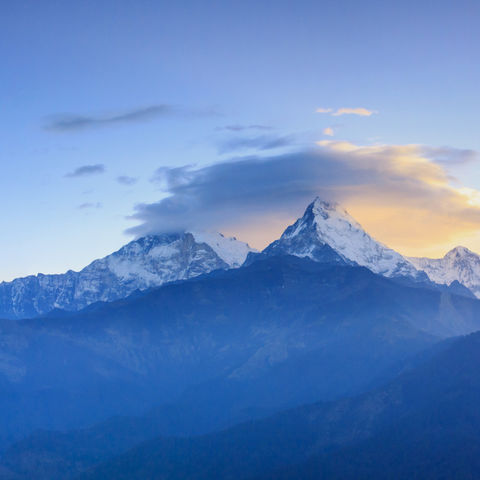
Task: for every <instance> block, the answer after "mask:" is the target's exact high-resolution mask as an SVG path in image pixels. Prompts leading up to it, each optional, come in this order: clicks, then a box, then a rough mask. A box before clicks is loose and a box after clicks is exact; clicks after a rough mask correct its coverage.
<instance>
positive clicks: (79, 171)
mask: <svg viewBox="0 0 480 480" xmlns="http://www.w3.org/2000/svg"><path fill="white" fill-rule="evenodd" d="M104 172H105V165H103V164H102V163H97V164H96V165H82V166H81V167H78V168H76V169H75V170H73V171H72V172H69V173H67V174H66V175H65V177H67V178H76V177H88V176H90V175H99V174H101V173H104Z"/></svg>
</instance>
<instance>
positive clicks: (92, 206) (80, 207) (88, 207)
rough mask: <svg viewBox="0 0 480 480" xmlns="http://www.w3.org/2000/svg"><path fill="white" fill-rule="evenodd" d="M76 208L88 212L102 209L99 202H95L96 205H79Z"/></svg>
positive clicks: (86, 203)
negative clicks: (92, 209)
mask: <svg viewBox="0 0 480 480" xmlns="http://www.w3.org/2000/svg"><path fill="white" fill-rule="evenodd" d="M77 208H78V209H79V210H88V209H91V208H102V204H101V203H100V202H96V203H91V202H85V203H82V204H80V205H79V206H78V207H77Z"/></svg>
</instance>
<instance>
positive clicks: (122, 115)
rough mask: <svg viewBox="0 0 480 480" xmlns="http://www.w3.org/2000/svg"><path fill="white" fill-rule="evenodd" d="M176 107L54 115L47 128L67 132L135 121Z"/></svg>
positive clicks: (162, 115) (155, 115)
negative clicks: (108, 112)
mask: <svg viewBox="0 0 480 480" xmlns="http://www.w3.org/2000/svg"><path fill="white" fill-rule="evenodd" d="M175 112H176V109H175V108H174V107H173V106H171V105H150V106H148V107H142V108H135V109H132V110H128V111H125V112H118V113H113V114H109V115H78V114H61V115H55V116H52V117H51V118H50V119H49V121H48V123H47V124H46V125H45V129H46V130H50V131H56V132H65V131H73V130H83V129H87V128H94V127H100V126H107V125H116V124H122V123H134V122H143V121H147V120H152V119H154V118H157V117H165V116H168V115H172V114H174V113H175Z"/></svg>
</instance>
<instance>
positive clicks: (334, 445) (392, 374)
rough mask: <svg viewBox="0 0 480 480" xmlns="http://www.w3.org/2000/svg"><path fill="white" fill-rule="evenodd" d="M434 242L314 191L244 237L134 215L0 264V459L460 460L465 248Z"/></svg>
mask: <svg viewBox="0 0 480 480" xmlns="http://www.w3.org/2000/svg"><path fill="white" fill-rule="evenodd" d="M447 257H448V259H447V260H445V261H441V260H439V261H430V263H429V261H427V260H425V259H420V260H419V259H408V258H405V257H403V256H402V255H400V254H399V253H397V252H395V251H393V250H391V249H389V248H388V247H386V246H385V245H383V244H381V243H379V242H377V241H376V240H375V239H373V238H372V237H371V236H369V235H368V234H367V233H366V232H365V231H364V230H363V229H362V227H361V226H360V225H359V224H358V223H357V222H356V221H355V220H354V219H353V218H352V217H350V216H349V214H348V213H347V212H346V211H345V210H344V209H343V208H342V207H341V206H339V205H338V204H334V203H331V202H324V201H321V200H320V199H316V200H315V201H314V202H313V203H312V204H310V205H309V206H308V208H307V210H306V212H305V214H304V215H303V216H302V217H301V218H300V219H299V220H297V221H296V222H295V223H294V224H293V225H292V226H290V227H288V228H287V229H286V230H285V232H284V233H283V235H282V236H281V237H280V239H278V240H277V241H275V242H273V243H272V244H271V245H269V246H268V247H267V248H266V249H265V250H264V251H263V252H260V253H259V252H253V251H252V250H251V249H250V248H249V247H248V245H246V244H244V243H241V242H239V241H237V240H235V239H227V238H225V237H223V236H221V235H220V234H206V233H181V234H180V233H179V234H168V235H167V234H164V235H152V236H148V237H144V238H141V239H137V240H135V241H133V242H131V243H129V244H128V245H126V246H125V247H123V248H122V249H120V250H119V251H118V252H116V253H114V254H112V255H111V256H108V257H105V259H101V260H97V261H95V262H93V263H92V264H91V265H89V266H88V267H86V268H85V269H84V270H82V271H81V272H77V273H76V272H68V273H67V274H65V275H58V276H52V277H51V278H50V277H48V276H45V277H42V276H37V277H30V279H19V280H15V281H14V282H11V283H9V284H6V283H4V284H2V285H1V286H0V292H1V295H2V296H1V297H0V298H1V299H2V302H3V303H2V305H3V307H2V308H4V309H6V310H5V311H7V310H8V312H7V313H8V315H7V314H5V315H4V316H5V317H9V319H5V320H1V321H0V345H1V352H0V386H1V389H0V410H1V411H2V415H1V416H0V453H1V455H2V456H1V460H0V477H1V478H5V479H8V478H10V479H12V480H13V479H16V480H26V479H27V478H28V479H37V480H43V479H49V480H55V479H67V478H106V479H109V478H111V479H114V478H115V479H116V478H120V479H121V478H132V479H135V478H142V479H143V478H165V479H177V478H178V479H180V478H188V479H190V478H192V479H197V478H198V479H201V478H225V479H227V478H229V479H231V478H236V479H237V478H239V479H241V478H245V479H247V478H248V479H251V478H258V479H259V480H261V479H265V480H266V479H267V478H285V479H287V478H377V477H378V478H412V475H413V478H415V477H414V475H415V474H414V473H412V472H415V471H417V470H418V471H419V472H423V474H422V475H423V476H422V478H442V476H441V475H440V473H442V472H441V471H440V470H441V467H438V465H443V466H444V467H445V472H447V473H448V475H447V476H445V478H452V477H455V476H457V478H476V476H477V470H476V467H475V465H476V463H475V461H474V456H475V452H476V448H477V447H476V445H477V434H476V433H475V432H476V428H477V416H476V413H475V412H474V411H473V408H474V407H473V406H474V405H476V400H477V396H478V392H477V388H476V385H477V383H478V382H477V380H478V379H477V376H476V370H475V365H476V363H477V360H478V359H477V358H476V357H477V356H478V355H477V350H476V348H477V346H478V343H479V340H478V338H479V337H478V334H472V332H476V331H479V330H480V300H478V299H477V298H476V297H475V296H474V295H473V294H472V293H471V291H470V290H469V289H468V288H467V287H466V286H464V285H465V284H466V283H469V285H468V286H469V288H470V289H472V291H475V287H474V285H475V280H474V278H475V276H474V275H473V274H472V276H468V275H467V276H466V273H465V272H467V271H468V268H470V267H467V266H468V265H469V264H470V263H471V262H473V263H474V262H475V254H473V253H471V252H468V251H466V250H465V249H460V248H458V249H456V250H455V251H453V252H451V253H450V254H448V255H447ZM432 262H433V263H432ZM435 262H436V263H435ZM473 263H472V265H473ZM432 265H433V266H432ZM471 268H472V269H473V267H471ZM447 270H448V271H451V272H454V273H453V274H452V275H447V274H443V273H441V272H446V271H447ZM474 270H475V269H473V270H472V272H474ZM432 272H433V273H432ZM462 272H463V273H462ZM47 277H48V278H47ZM433 277H435V280H434V278H433ZM457 277H458V278H460V279H461V280H462V281H463V284H462V283H460V281H459V280H458V279H457ZM467 277H468V278H467ZM68 278H70V280H71V282H70V280H68ZM45 279H46V280H45ZM72 279H73V280H72ZM43 280H45V283H41V281H43ZM67 280H68V281H67ZM15 282H17V283H16V284H15ZM22 282H26V283H22ZM28 282H33V284H34V285H35V288H34V289H33V290H32V291H31V292H29V291H28V290H26V289H25V288H26V287H25V285H27V284H29V283H28ZM62 282H63V283H62ZM68 282H70V283H68ZM14 284H15V285H17V286H16V287H15V288H17V287H18V290H15V292H14V290H12V289H13V288H14ZM22 285H23V286H22ZM24 287H25V288H24ZM47 287H48V288H47ZM2 289H3V290H2ZM12 292H14V293H12ZM42 302H43V303H42ZM62 302H63V303H62ZM40 313H41V315H39V314H40ZM19 317H31V318H19ZM465 335H467V336H466V337H464V338H462V336H465ZM459 337H460V338H459ZM478 351H480V350H478ZM478 399H480V396H478ZM456 407H458V408H456ZM272 415H273V416H272ZM242 422H246V423H242ZM469 422H471V426H470V427H469ZM478 426H480V425H478ZM409 439H410V440H411V441H410V440H409ZM412 439H413V440H412ZM469 439H470V440H471V445H472V448H471V449H463V450H462V449H461V445H462V444H464V443H467V442H468V440H469ZM377 452H383V453H382V455H384V459H385V460H383V459H382V460H379V459H378V455H379V453H377ZM415 452H417V453H415ZM342 458H348V459H349V460H348V462H342ZM382 458H383V457H382ZM387 459H388V461H387ZM422 459H423V460H422ZM422 461H423V463H422ZM442 462H443V463H442ZM387 463H388V465H387ZM347 465H353V467H352V468H350V469H349V467H348V466H347ZM464 467H465V468H464ZM416 469H417V470H416ZM464 473H465V475H466V476H465V477H463V476H462V475H463V474H464ZM355 474H358V476H355ZM362 475H363V477H362ZM382 475H383V477H382ZM429 475H430V477H429ZM435 475H437V476H435Z"/></svg>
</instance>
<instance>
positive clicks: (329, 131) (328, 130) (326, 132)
mask: <svg viewBox="0 0 480 480" xmlns="http://www.w3.org/2000/svg"><path fill="white" fill-rule="evenodd" d="M322 133H323V134H324V135H327V136H329V137H333V136H334V135H335V132H334V131H333V128H332V127H327V128H324V129H323V131H322Z"/></svg>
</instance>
